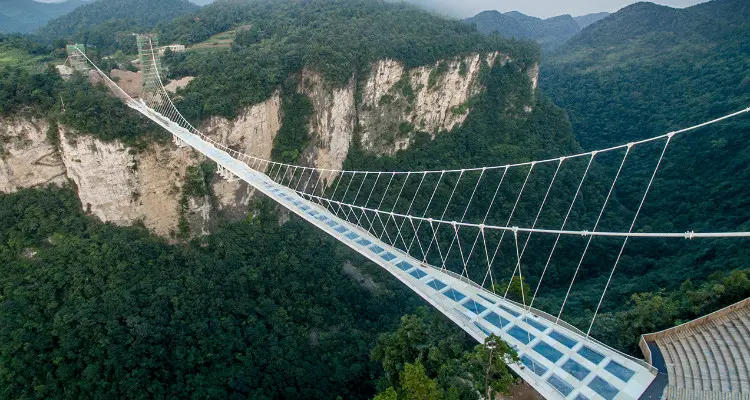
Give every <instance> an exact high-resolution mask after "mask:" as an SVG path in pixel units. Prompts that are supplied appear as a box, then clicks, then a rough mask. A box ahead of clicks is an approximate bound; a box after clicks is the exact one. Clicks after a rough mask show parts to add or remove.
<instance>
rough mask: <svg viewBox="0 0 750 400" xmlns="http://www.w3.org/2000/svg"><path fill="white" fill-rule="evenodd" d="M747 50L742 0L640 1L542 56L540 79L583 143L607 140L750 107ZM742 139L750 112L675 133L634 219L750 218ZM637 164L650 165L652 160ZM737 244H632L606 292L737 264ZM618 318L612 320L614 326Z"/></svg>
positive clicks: (655, 224)
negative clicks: (619, 276)
mask: <svg viewBox="0 0 750 400" xmlns="http://www.w3.org/2000/svg"><path fill="white" fill-rule="evenodd" d="M748 54H750V20H749V19H748V4H747V2H744V1H735V0H715V1H712V2H708V3H705V4H701V5H699V6H695V7H690V8H686V9H673V8H669V7H664V6H659V5H655V4H651V3H638V4H634V5H632V6H629V7H626V8H625V9H623V10H621V11H619V12H617V13H615V14H613V15H612V16H610V17H609V18H606V19H604V20H602V21H600V22H598V23H596V24H594V25H592V26H590V27H588V28H587V29H585V30H584V31H583V32H581V33H580V34H578V35H577V36H575V37H574V38H572V39H571V40H570V41H569V42H568V43H567V44H566V45H565V46H563V47H561V48H560V49H559V50H558V51H557V52H556V53H555V55H554V56H552V57H551V58H548V59H547V60H546V62H545V63H544V64H543V67H542V77H541V87H542V88H543V90H545V91H546V92H547V93H549V94H550V95H551V96H552V98H553V99H554V101H555V102H556V103H557V104H559V105H560V106H562V107H563V108H565V109H566V110H567V111H568V115H569V116H570V119H571V122H572V124H573V129H574V132H575V134H576V137H577V139H578V141H579V142H580V143H581V144H582V145H583V146H584V148H586V149H596V148H603V147H607V146H610V145H614V144H620V143H626V142H629V141H634V140H638V139H643V138H647V137H651V136H655V135H658V134H662V133H666V132H669V131H672V130H675V129H678V128H684V127H687V126H690V125H692V124H696V123H700V122H703V121H706V120H710V119H712V118H715V117H719V116H721V115H724V114H727V113H729V112H732V111H737V110H739V109H743V108H746V107H748V105H750V75H748V71H750V58H748V56H747V55H748ZM748 143H750V120H749V119H748V118H747V117H743V118H740V119H737V120H734V121H730V122H726V123H722V124H720V125H716V126H713V127H711V128H710V129H704V130H701V131H697V132H694V133H691V134H687V135H684V136H677V137H675V139H674V141H673V143H672V145H671V146H670V148H669V149H668V152H667V154H666V156H667V157H666V158H665V164H664V165H663V167H662V169H661V171H660V172H659V175H658V176H657V180H656V182H655V183H654V188H653V191H652V193H651V194H650V195H649V196H650V197H649V201H648V202H647V203H646V206H645V208H644V210H643V213H644V215H645V216H646V218H645V219H642V220H641V223H642V225H641V226H649V227H651V228H652V229H658V230H671V231H678V232H679V231H689V230H703V231H709V230H710V231H723V230H747V229H748V228H750V225H748V221H750V213H749V211H748V210H750V203H748V201H747V196H746V195H744V194H743V193H747V192H748V190H750V188H749V187H748V185H747V183H748V182H750V175H749V174H750V171H748V168H747V165H748V160H750V146H748ZM642 168H644V171H642V173H644V174H645V173H647V172H646V168H648V167H647V166H645V165H644V166H643V167H642ZM615 195H616V196H617V198H618V199H622V200H623V201H626V202H628V200H626V199H627V198H628V197H632V196H637V194H634V193H631V192H628V191H625V190H619V191H616V193H615ZM630 202H632V199H631V200H630ZM649 216H651V217H649ZM738 245H739V246H742V244H741V243H732V242H710V243H705V244H704V245H703V246H700V247H699V248H692V249H691V248H690V247H687V248H686V247H683V246H679V245H678V244H675V243H672V244H669V243H659V244H656V243H654V244H653V245H651V246H642V247H639V248H638V254H635V253H634V254H633V255H632V257H633V258H632V259H631V260H629V262H632V263H634V265H635V266H637V267H635V268H634V269H633V270H632V271H630V272H623V275H625V276H627V278H625V279H624V280H621V281H620V282H622V283H621V284H620V285H617V288H616V289H615V291H616V293H618V294H613V296H612V298H615V299H616V298H618V297H619V298H622V297H624V296H627V293H628V292H630V291H632V290H642V291H643V290H647V291H653V292H657V293H658V291H659V290H662V289H664V288H667V289H670V290H671V289H676V288H677V287H678V286H679V284H680V283H681V281H682V280H683V279H684V278H691V279H693V280H694V281H696V282H697V281H701V280H702V279H705V277H707V276H709V275H711V274H712V273H715V272H724V271H728V270H731V269H735V268H742V267H745V266H747V265H748V262H750V260H748V258H747V254H746V253H745V252H743V251H741V250H739V248H738V247H736V246H738ZM691 247H692V246H691ZM675 277H681V279H677V280H676V279H675ZM625 282H627V283H625ZM677 297H679V296H677ZM643 300H644V302H645V303H648V304H650V306H656V304H657V303H659V302H661V301H663V299H662V298H661V297H659V295H655V298H650V297H649V298H643ZM644 307H648V306H644ZM663 312H664V314H665V315H671V311H663ZM655 315H661V314H660V313H659V312H656V313H655ZM696 315H697V314H696V313H688V315H685V316H684V317H681V318H690V317H693V316H696ZM672 321H673V319H670V318H663V319H661V320H659V321H655V320H652V321H650V322H649V323H648V324H646V325H648V326H649V328H647V329H653V328H664V327H667V326H668V324H669V323H671V322H672ZM616 326H617V325H616V324H613V325H612V326H611V328H610V329H612V330H613V331H616V330H618V328H617V327H616Z"/></svg>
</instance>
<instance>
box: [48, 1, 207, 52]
mask: <svg viewBox="0 0 750 400" xmlns="http://www.w3.org/2000/svg"><path fill="white" fill-rule="evenodd" d="M197 9H198V6H196V5H195V4H192V3H190V2H189V1H188V0H98V1H95V2H91V3H89V4H86V5H84V6H81V7H79V8H77V9H75V10H74V11H73V12H71V13H69V14H67V15H65V16H62V17H60V18H57V19H54V20H52V21H50V22H49V23H48V24H47V25H45V26H44V27H43V28H42V29H40V30H39V32H38V34H39V35H40V36H41V37H43V38H46V39H47V40H48V41H50V42H51V41H54V40H57V39H69V40H72V41H74V42H79V43H85V44H87V45H91V46H94V47H96V48H99V49H108V48H122V49H126V50H129V53H130V54H133V53H136V52H137V48H136V47H135V38H134V37H133V35H132V34H133V33H138V32H144V31H148V30H150V29H151V28H153V27H154V26H156V25H157V24H159V23H160V22H164V21H170V20H172V19H174V18H175V17H177V16H180V15H183V14H186V13H189V12H193V11H195V10H197Z"/></svg>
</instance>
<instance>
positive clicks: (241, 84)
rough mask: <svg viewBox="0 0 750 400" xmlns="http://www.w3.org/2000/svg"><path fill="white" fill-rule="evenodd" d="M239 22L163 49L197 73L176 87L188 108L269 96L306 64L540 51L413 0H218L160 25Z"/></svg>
mask: <svg viewBox="0 0 750 400" xmlns="http://www.w3.org/2000/svg"><path fill="white" fill-rule="evenodd" d="M229 29H238V32H237V37H236V39H235V41H234V44H233V46H232V48H231V49H227V50H211V51H197V50H196V51H189V52H185V53H179V54H174V55H172V56H171V57H168V59H167V64H168V65H169V66H170V71H171V73H172V74H173V75H174V76H186V75H191V76H198V79H196V80H195V81H193V82H192V83H191V84H190V86H189V87H188V88H187V90H186V91H185V92H184V93H183V94H182V95H183V97H184V98H183V99H182V101H181V104H180V107H182V108H184V109H185V110H186V117H188V118H191V119H193V120H201V119H203V118H206V117H208V116H211V115H223V116H227V117H232V116H234V115H236V113H237V111H238V110H239V109H241V108H242V107H245V106H248V105H251V104H255V103H258V102H260V101H263V100H265V99H267V98H268V97H269V96H271V94H272V93H273V91H274V90H276V89H277V88H279V87H281V86H283V84H284V83H285V81H286V80H287V79H288V78H289V76H291V75H292V74H295V73H298V72H300V71H301V70H302V69H303V68H305V67H307V68H310V69H312V70H315V71H317V72H320V73H322V74H323V75H324V76H325V77H326V78H327V79H328V81H330V82H331V83H332V84H333V85H343V84H345V83H346V82H348V81H349V80H350V79H351V78H352V77H353V76H361V75H362V74H364V73H366V72H367V71H369V68H370V64H371V63H372V62H373V61H375V60H378V59H384V58H391V59H395V60H399V61H402V62H404V63H405V64H406V66H407V67H415V66H421V65H429V64H434V63H435V62H437V61H438V60H441V59H452V58H455V57H457V56H459V55H464V54H467V53H486V52H490V51H501V52H502V53H504V54H509V55H510V56H511V57H513V58H514V59H516V60H518V61H520V62H531V61H533V60H537V59H538V58H539V49H538V48H537V46H536V45H534V44H532V43H530V42H529V43H527V42H518V41H513V40H506V39H501V38H499V37H492V38H488V37H485V36H483V35H481V34H480V33H478V32H477V31H476V30H475V29H474V28H473V27H469V26H467V25H466V24H462V23H460V22H458V21H448V20H444V19H442V18H439V17H436V16H433V15H430V14H427V13H425V12H423V11H420V10H417V9H416V8H413V7H411V6H407V5H404V4H393V3H386V2H382V1H366V0H352V1H340V0H314V1H309V2H305V3H304V4H300V3H298V2H294V1H244V0H241V1H236V2H218V3H215V4H212V5H209V6H206V7H204V8H203V9H201V11H200V12H198V13H196V14H195V15H187V16H184V17H181V18H178V19H177V20H176V21H174V22H172V23H170V24H166V25H164V26H162V27H161V28H160V31H161V39H162V41H163V42H164V43H167V42H180V43H184V44H194V43H198V42H201V41H203V40H205V39H207V38H208V37H210V36H211V35H214V34H217V33H220V32H222V31H226V30H229Z"/></svg>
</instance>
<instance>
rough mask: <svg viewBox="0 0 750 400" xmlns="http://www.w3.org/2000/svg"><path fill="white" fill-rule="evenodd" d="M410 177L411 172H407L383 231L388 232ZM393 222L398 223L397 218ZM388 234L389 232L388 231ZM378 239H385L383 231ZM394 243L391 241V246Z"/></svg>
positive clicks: (389, 239)
mask: <svg viewBox="0 0 750 400" xmlns="http://www.w3.org/2000/svg"><path fill="white" fill-rule="evenodd" d="M410 177H411V174H407V175H406V178H404V183H402V184H401V189H399V191H398V195H397V196H396V201H395V202H393V207H392V208H391V212H390V214H389V215H388V218H387V219H386V220H385V226H383V233H386V230H387V229H388V224H389V223H390V221H391V219H392V218H393V212H394V211H396V207H398V202H399V200H401V195H402V194H403V193H404V188H405V187H406V182H408V181H409V178H410ZM393 223H394V224H398V222H396V220H393ZM386 235H387V233H386ZM378 239H380V240H382V239H383V234H382V233H381V234H380V237H379V238H378ZM390 241H391V238H390V235H388V242H389V243H390ZM393 242H394V243H395V238H394V241H393ZM392 245H393V244H392V243H391V246H392Z"/></svg>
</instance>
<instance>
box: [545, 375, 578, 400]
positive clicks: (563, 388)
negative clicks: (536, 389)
mask: <svg viewBox="0 0 750 400" xmlns="http://www.w3.org/2000/svg"><path fill="white" fill-rule="evenodd" d="M547 382H549V384H550V385H552V387H554V388H555V389H557V391H558V392H560V393H562V394H563V396H566V397H567V396H568V395H569V394H570V392H572V391H573V386H570V384H569V383H568V382H565V381H564V380H562V378H560V377H559V376H557V375H554V374H553V375H552V376H550V377H549V379H547Z"/></svg>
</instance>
